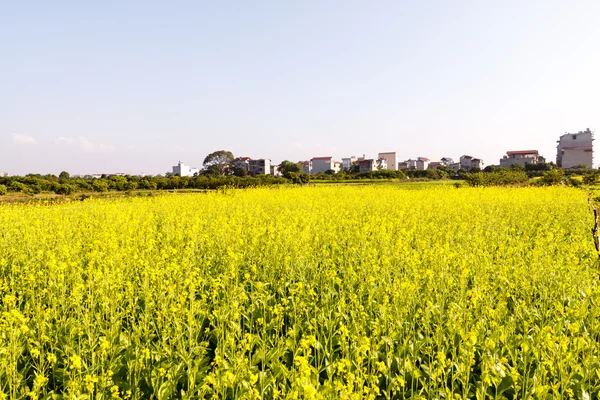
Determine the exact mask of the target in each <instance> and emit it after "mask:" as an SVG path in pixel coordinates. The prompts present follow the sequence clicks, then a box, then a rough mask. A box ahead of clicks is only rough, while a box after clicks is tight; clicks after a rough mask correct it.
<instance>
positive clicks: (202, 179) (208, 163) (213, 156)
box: [0, 150, 600, 196]
mask: <svg viewBox="0 0 600 400" xmlns="http://www.w3.org/2000/svg"><path fill="white" fill-rule="evenodd" d="M234 160H235V158H234V156H233V154H232V153H231V152H229V151H225V150H219V151H216V152H213V153H210V154H209V155H207V156H206V157H205V159H204V162H203V169H202V170H201V171H200V172H199V173H198V174H195V175H194V176H191V177H186V176H176V175H173V174H172V173H171V172H167V173H166V174H165V175H164V176H163V175H156V176H136V175H102V177H101V178H82V177H71V176H70V174H69V173H68V172H66V171H63V172H61V173H60V174H59V175H58V176H56V175H52V174H47V175H41V174H28V175H25V176H9V177H0V196H4V195H7V194H9V193H22V194H26V195H35V194H39V193H43V192H53V193H56V194H61V195H70V194H73V193H75V192H98V193H102V192H108V191H124V192H127V191H133V190H150V191H153V190H179V189H200V190H214V189H219V188H223V187H229V188H249V187H260V186H270V185H281V184H306V183H308V182H310V181H311V180H320V181H327V180H331V181H343V180H360V179H393V180H403V179H413V180H414V179H423V180H438V179H447V178H451V179H460V180H465V181H466V182H467V184H469V185H471V186H492V185H494V186H495V185H507V184H524V183H526V182H528V181H529V180H530V179H531V178H534V177H540V179H539V181H538V182H540V183H541V184H556V183H568V184H572V185H580V184H595V183H598V182H600V171H598V170H595V169H589V168H586V167H585V166H580V167H578V168H571V169H567V170H563V169H561V168H558V167H557V166H556V165H555V164H553V163H541V164H535V165H533V164H527V165H525V166H524V167H523V166H521V165H514V166H512V167H511V168H499V167H495V166H487V167H485V168H484V169H483V171H480V170H478V169H474V170H471V171H466V170H464V169H461V170H459V171H458V172H455V171H454V170H451V169H449V168H447V167H445V166H439V167H438V168H437V169H428V170H404V171H391V170H375V171H371V172H363V173H361V172H359V168H358V164H357V163H355V164H353V165H352V166H351V168H350V169H342V170H341V171H338V172H336V171H333V170H329V171H326V172H321V173H318V174H314V175H308V174H306V173H305V172H303V169H302V164H301V163H298V162H293V161H289V160H284V161H282V162H281V163H280V165H279V173H280V174H281V176H278V177H275V176H272V175H256V176H249V174H248V170H247V169H244V168H236V167H235V164H234Z"/></svg>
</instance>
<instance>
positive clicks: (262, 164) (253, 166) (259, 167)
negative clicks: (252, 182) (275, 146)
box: [248, 158, 271, 176]
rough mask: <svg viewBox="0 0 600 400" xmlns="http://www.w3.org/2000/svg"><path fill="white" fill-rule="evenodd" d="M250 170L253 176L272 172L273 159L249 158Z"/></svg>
mask: <svg viewBox="0 0 600 400" xmlns="http://www.w3.org/2000/svg"><path fill="white" fill-rule="evenodd" d="M248 172H249V173H250V175H252V176H256V175H265V174H267V175H268V174H270V173H271V160H269V159H266V158H260V159H258V160H248Z"/></svg>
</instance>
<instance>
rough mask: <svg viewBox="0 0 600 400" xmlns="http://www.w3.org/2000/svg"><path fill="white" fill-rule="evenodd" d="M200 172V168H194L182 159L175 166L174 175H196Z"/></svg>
mask: <svg viewBox="0 0 600 400" xmlns="http://www.w3.org/2000/svg"><path fill="white" fill-rule="evenodd" d="M194 174H198V168H192V167H190V166H188V165H184V164H183V163H182V162H181V161H179V163H178V164H177V165H175V166H174V167H173V175H176V176H194Z"/></svg>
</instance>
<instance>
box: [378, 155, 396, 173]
mask: <svg viewBox="0 0 600 400" xmlns="http://www.w3.org/2000/svg"><path fill="white" fill-rule="evenodd" d="M377 158H382V159H384V160H385V162H386V165H387V169H391V170H393V171H396V170H397V169H398V161H397V156H396V152H395V151H390V152H387V153H379V154H378V155H377Z"/></svg>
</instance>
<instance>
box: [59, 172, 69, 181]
mask: <svg viewBox="0 0 600 400" xmlns="http://www.w3.org/2000/svg"><path fill="white" fill-rule="evenodd" d="M70 177H71V175H70V174H69V173H68V172H67V171H62V172H61V173H60V174H59V175H58V179H60V180H62V181H66V180H68V179H69V178H70Z"/></svg>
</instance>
